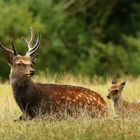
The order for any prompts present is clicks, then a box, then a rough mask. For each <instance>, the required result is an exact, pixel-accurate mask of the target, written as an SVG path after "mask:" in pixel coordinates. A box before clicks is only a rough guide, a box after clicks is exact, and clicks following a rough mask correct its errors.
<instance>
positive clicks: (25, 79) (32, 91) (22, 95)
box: [0, 27, 108, 120]
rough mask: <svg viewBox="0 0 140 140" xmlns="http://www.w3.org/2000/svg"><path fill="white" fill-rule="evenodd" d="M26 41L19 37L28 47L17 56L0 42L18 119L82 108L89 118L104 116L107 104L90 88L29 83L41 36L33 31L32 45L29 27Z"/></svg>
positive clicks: (76, 111) (33, 72) (69, 111)
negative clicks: (28, 36)
mask: <svg viewBox="0 0 140 140" xmlns="http://www.w3.org/2000/svg"><path fill="white" fill-rule="evenodd" d="M30 34H31V37H30V39H26V38H25V37H22V39H23V40H24V42H25V43H26V45H27V47H28V51H27V52H26V54H25V55H20V54H17V51H16V47H15V44H14V43H13V41H12V42H11V45H12V49H9V48H7V47H5V46H4V45H3V44H1V43H0V48H1V50H2V52H3V54H4V56H5V58H6V60H7V61H8V64H9V65H10V75H9V78H10V84H11V86H12V91H13V96H14V99H15V101H16V103H17V105H18V106H19V108H20V110H21V112H22V115H21V116H20V117H19V120H24V119H26V118H30V119H33V118H35V117H37V116H39V115H40V114H41V115H42V116H45V115H46V114H47V115H50V114H52V115H53V114H57V113H58V114H60V113H62V114H63V113H64V112H66V113H67V114H68V115H70V116H73V112H75V113H79V112H80V110H82V111H83V110H84V109H86V110H87V112H92V113H89V114H90V115H91V116H94V117H96V116H98V115H100V116H104V115H105V114H106V113H107V112H108V108H107V104H106V102H105V100H104V99H103V98H102V97H101V95H100V94H99V93H97V92H95V91H92V90H90V89H87V88H84V87H80V86H74V85H63V84H53V83H37V82H33V80H32V77H33V75H34V74H35V70H34V68H33V65H34V64H35V62H36V55H37V54H36V53H37V50H38V49H39V46H40V39H41V35H40V32H39V31H38V32H37V40H36V43H35V45H33V41H34V36H35V35H34V30H33V28H32V27H30Z"/></svg>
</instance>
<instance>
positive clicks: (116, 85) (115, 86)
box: [107, 78, 126, 101]
mask: <svg viewBox="0 0 140 140" xmlns="http://www.w3.org/2000/svg"><path fill="white" fill-rule="evenodd" d="M125 83H126V82H125V81H123V82H117V81H116V78H113V79H112V85H111V87H110V88H109V89H108V91H109V93H108V95H107V98H108V99H112V100H114V101H115V100H118V99H119V98H120V97H121V93H122V90H123V88H124V86H125Z"/></svg>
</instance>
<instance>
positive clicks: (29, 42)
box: [22, 27, 34, 51]
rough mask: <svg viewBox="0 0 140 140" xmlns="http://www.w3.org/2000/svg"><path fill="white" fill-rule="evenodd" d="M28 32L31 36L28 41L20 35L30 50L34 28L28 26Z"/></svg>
mask: <svg viewBox="0 0 140 140" xmlns="http://www.w3.org/2000/svg"><path fill="white" fill-rule="evenodd" d="M30 32H31V38H30V40H29V41H28V40H27V39H26V38H25V37H22V39H23V40H24V41H25V42H26V43H27V45H28V49H29V50H28V51H30V50H31V49H32V43H33V39H34V30H33V28H32V27H30Z"/></svg>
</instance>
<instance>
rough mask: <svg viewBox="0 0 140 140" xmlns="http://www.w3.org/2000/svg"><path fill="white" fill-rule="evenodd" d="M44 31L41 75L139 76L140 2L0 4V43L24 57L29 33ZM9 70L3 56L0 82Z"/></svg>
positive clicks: (27, 0) (16, 0) (11, 0)
mask: <svg viewBox="0 0 140 140" xmlns="http://www.w3.org/2000/svg"><path fill="white" fill-rule="evenodd" d="M30 26H32V27H33V28H34V30H35V31H37V30H38V29H39V30H40V31H41V35H42V37H41V47H40V49H39V51H38V54H39V57H38V63H37V64H36V69H37V71H38V72H46V71H50V72H51V73H64V72H70V73H74V74H82V75H88V76H93V75H99V76H106V75H110V74H111V75H112V74H114V73H120V74H129V75H133V76H137V75H139V74H140V1H139V0H133V1H132V0H105V1H103V0H24V1H21V0H1V1H0V42H2V43H3V44H4V45H5V46H7V47H11V45H10V40H11V39H14V40H15V44H16V47H17V50H18V52H20V53H21V54H24V53H25V52H26V50H27V47H26V44H25V43H24V42H23V41H22V39H21V37H22V36H25V37H30V31H29V27H30ZM8 74H9V67H8V65H7V63H6V61H5V59H4V57H3V56H2V51H0V77H1V78H7V77H8Z"/></svg>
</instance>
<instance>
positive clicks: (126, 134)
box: [0, 74, 140, 140]
mask: <svg viewBox="0 0 140 140" xmlns="http://www.w3.org/2000/svg"><path fill="white" fill-rule="evenodd" d="M124 79H125V80H126V87H125V88H124V91H123V97H124V98H125V99H127V100H128V101H134V100H136V99H140V78H137V79H134V78H132V77H124ZM121 80H122V79H121ZM34 81H36V82H43V83H46V82H48V83H60V84H71V85H78V86H84V87H86V88H89V89H92V90H94V91H97V92H98V93H100V94H101V96H102V97H103V98H104V99H105V100H106V101H107V104H108V106H109V115H108V116H107V117H105V118H100V119H99V118H94V119H93V118H90V117H88V116H87V117H82V116H79V117H78V118H77V119H74V118H71V117H68V118H67V119H65V120H56V119H52V120H50V119H48V120H43V119H34V120H27V121H17V122H14V121H13V120H14V119H17V118H18V117H19V116H20V115H21V114H22V113H21V111H20V110H19V108H18V106H17V104H16V103H15V101H14V98H13V95H12V90H11V86H10V84H9V82H5V83H1V84H0V140H1V139H2V140H18V139H20V140H22V139H23V140H25V139H29V140H34V139H36V140H96V139H97V140H98V139H107V140H110V139H115V140H119V139H120V140H124V139H127V140H129V139H130V140H132V139H138V140H139V139H140V126H139V124H140V113H138V114H137V115H135V114H134V116H133V117H127V118H121V117H120V116H117V115H116V113H115V111H114V110H113V106H112V103H111V101H108V100H107V98H106V95H107V92H108V88H109V86H110V85H111V78H108V79H107V80H106V81H105V80H103V79H101V78H98V77H93V78H90V79H89V78H87V77H82V76H78V77H74V76H73V75H70V74H65V75H54V76H51V75H46V77H45V76H44V75H42V76H39V77H35V78H34Z"/></svg>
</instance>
